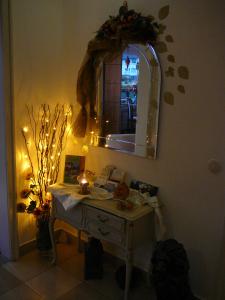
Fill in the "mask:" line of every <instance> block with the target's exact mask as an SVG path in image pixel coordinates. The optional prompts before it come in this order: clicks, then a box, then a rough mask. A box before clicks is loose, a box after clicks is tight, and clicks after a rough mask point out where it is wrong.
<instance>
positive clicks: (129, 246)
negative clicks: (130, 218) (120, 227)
mask: <svg viewBox="0 0 225 300" xmlns="http://www.w3.org/2000/svg"><path fill="white" fill-rule="evenodd" d="M126 227H127V236H126V282H125V291H124V300H128V299H129V297H128V296H129V288H130V280H131V272H132V264H133V261H132V260H133V223H132V222H128V223H127V225H126Z"/></svg>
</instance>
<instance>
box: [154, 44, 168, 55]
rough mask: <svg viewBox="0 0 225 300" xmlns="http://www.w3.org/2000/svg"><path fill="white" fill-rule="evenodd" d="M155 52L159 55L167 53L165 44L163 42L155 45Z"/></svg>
mask: <svg viewBox="0 0 225 300" xmlns="http://www.w3.org/2000/svg"><path fill="white" fill-rule="evenodd" d="M155 48H156V50H157V51H158V52H159V53H165V52H167V46H166V43H164V42H158V43H157V44H156V47H155Z"/></svg>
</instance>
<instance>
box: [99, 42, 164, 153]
mask: <svg viewBox="0 0 225 300" xmlns="http://www.w3.org/2000/svg"><path fill="white" fill-rule="evenodd" d="M160 83H161V73H160V66H159V62H158V58H157V56H156V53H155V51H154V49H153V48H152V47H151V46H149V45H147V46H143V45H136V44H132V45H129V46H128V47H127V48H126V49H125V50H124V51H123V53H122V54H121V56H119V57H117V58H116V59H114V60H113V61H111V62H108V63H104V65H103V69H102V76H101V83H100V87H101V88H100V92H99V116H100V120H101V121H100V123H101V128H100V139H99V145H100V146H104V147H107V148H110V149H114V150H117V151H126V152H129V153H133V154H136V155H139V156H144V157H152V158H155V156H156V142H157V127H158V125H157V124H158V107H159V96H160V95H159V94H160Z"/></svg>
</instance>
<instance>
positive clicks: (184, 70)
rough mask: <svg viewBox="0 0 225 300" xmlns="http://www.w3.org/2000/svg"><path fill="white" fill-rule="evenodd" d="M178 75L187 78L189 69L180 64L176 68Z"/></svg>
mask: <svg viewBox="0 0 225 300" xmlns="http://www.w3.org/2000/svg"><path fill="white" fill-rule="evenodd" d="M177 72H178V75H179V76H180V78H182V79H189V71H188V68H187V67H185V66H180V67H179V68H178V69H177Z"/></svg>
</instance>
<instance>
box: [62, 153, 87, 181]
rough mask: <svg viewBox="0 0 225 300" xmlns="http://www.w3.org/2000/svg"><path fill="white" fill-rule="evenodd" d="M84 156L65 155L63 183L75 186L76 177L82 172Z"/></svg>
mask: <svg viewBox="0 0 225 300" xmlns="http://www.w3.org/2000/svg"><path fill="white" fill-rule="evenodd" d="M84 169H85V156H77V155H66V159H65V169H64V183H70V184H71V183H72V184H77V183H78V181H77V176H78V175H80V173H82V172H84Z"/></svg>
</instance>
